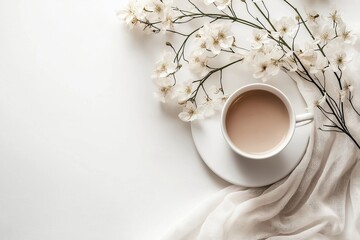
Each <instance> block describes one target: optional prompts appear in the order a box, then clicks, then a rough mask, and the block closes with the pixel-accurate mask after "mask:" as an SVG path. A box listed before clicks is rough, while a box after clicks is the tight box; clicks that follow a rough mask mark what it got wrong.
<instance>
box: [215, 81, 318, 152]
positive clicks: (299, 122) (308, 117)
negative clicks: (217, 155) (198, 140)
mask: <svg viewBox="0 0 360 240" xmlns="http://www.w3.org/2000/svg"><path fill="white" fill-rule="evenodd" d="M252 90H265V91H268V92H270V93H272V94H274V95H276V96H277V97H278V98H279V99H280V100H281V101H282V102H283V103H284V104H285V106H286V109H287V111H288V114H289V121H290V124H289V129H288V132H287V135H286V137H285V138H284V139H283V140H282V142H280V143H279V144H278V145H277V146H276V147H275V148H273V149H269V151H266V152H264V153H261V154H260V153H259V154H254V153H249V152H246V151H243V150H241V149H240V148H238V147H237V146H236V145H235V144H234V143H233V142H232V141H231V139H230V137H229V134H228V133H227V127H226V116H227V113H228V110H229V107H230V106H231V104H232V103H233V102H234V101H235V100H236V99H237V98H238V97H240V95H242V94H244V93H246V92H248V91H252ZM313 119H314V115H313V114H312V113H304V114H300V115H295V112H294V109H293V107H292V105H291V103H290V101H289V99H288V98H287V97H286V96H285V94H284V93H283V92H281V91H280V90H279V89H277V88H275V87H273V86H271V85H268V84H263V83H254V84H249V85H246V86H244V87H242V88H239V89H238V90H236V91H235V92H234V93H233V94H232V95H231V96H230V97H229V98H228V99H227V100H226V102H225V105H224V107H223V110H222V112H221V129H222V132H223V135H224V137H225V140H226V142H227V143H228V144H229V146H230V147H231V149H232V150H233V151H235V152H236V153H237V154H239V155H241V156H243V157H246V158H249V159H266V158H270V157H272V156H274V155H276V154H278V153H279V152H281V151H282V150H283V149H284V148H285V147H286V146H287V145H288V144H289V142H290V141H291V139H292V137H293V135H294V132H295V128H296V127H299V126H303V125H306V124H308V123H310V122H312V120H313Z"/></svg>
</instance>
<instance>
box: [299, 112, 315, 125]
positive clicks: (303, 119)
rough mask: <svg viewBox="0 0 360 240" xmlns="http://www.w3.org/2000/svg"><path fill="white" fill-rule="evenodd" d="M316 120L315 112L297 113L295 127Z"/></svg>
mask: <svg viewBox="0 0 360 240" xmlns="http://www.w3.org/2000/svg"><path fill="white" fill-rule="evenodd" d="M313 120H314V114H313V113H304V114H299V115H296V117H295V122H296V123H295V127H301V126H304V125H306V124H309V123H311V122H312V121H313Z"/></svg>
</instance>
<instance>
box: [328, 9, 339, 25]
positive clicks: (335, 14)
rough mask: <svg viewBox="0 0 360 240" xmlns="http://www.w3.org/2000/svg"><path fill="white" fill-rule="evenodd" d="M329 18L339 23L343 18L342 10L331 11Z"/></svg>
mask: <svg viewBox="0 0 360 240" xmlns="http://www.w3.org/2000/svg"><path fill="white" fill-rule="evenodd" d="M329 18H330V19H331V21H333V22H334V23H338V24H339V23H342V18H341V15H340V12H339V11H338V10H336V9H335V10H333V11H331V12H330V14H329Z"/></svg>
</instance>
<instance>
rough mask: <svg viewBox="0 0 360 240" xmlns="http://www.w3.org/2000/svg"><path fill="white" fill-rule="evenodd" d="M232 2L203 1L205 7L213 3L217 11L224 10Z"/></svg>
mask: <svg viewBox="0 0 360 240" xmlns="http://www.w3.org/2000/svg"><path fill="white" fill-rule="evenodd" d="M231 1H232V0H204V3H205V4H206V5H210V4H212V3H214V4H215V5H216V7H217V8H218V9H219V10H224V9H225V8H227V6H229V5H230V3H231Z"/></svg>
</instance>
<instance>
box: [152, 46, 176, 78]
mask: <svg viewBox="0 0 360 240" xmlns="http://www.w3.org/2000/svg"><path fill="white" fill-rule="evenodd" d="M177 69H178V66H177V64H176V63H175V62H174V57H172V54H171V52H164V54H163V55H162V57H161V59H160V60H159V61H157V62H156V64H155V71H154V74H153V75H152V78H164V77H167V76H169V75H170V74H173V73H175V72H176V71H177Z"/></svg>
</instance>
